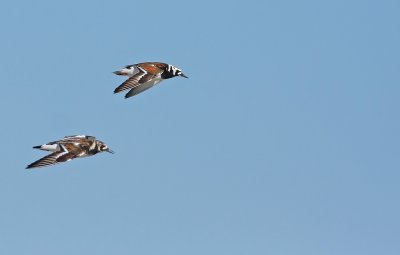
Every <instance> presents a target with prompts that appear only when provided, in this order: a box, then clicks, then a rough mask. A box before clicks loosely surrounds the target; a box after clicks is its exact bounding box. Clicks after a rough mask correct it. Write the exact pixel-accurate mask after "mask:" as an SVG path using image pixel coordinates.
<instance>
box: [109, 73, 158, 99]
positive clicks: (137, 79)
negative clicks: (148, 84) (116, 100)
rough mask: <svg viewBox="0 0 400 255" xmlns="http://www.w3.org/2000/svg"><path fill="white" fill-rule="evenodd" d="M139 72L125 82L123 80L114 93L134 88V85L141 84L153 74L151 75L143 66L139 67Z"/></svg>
mask: <svg viewBox="0 0 400 255" xmlns="http://www.w3.org/2000/svg"><path fill="white" fill-rule="evenodd" d="M138 70H139V72H138V73H136V74H135V75H133V76H132V77H130V78H129V79H127V80H126V81H125V82H123V83H122V84H121V85H119V86H118V87H117V88H116V89H115V90H114V93H119V92H121V91H124V90H127V89H132V88H134V87H137V86H140V84H142V83H143V81H145V80H148V79H149V78H150V76H152V75H151V74H150V75H149V74H148V73H147V71H145V70H144V69H143V68H141V67H138Z"/></svg>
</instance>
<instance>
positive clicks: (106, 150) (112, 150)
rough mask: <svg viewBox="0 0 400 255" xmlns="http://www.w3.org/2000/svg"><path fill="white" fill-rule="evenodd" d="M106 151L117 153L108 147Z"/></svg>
mask: <svg viewBox="0 0 400 255" xmlns="http://www.w3.org/2000/svg"><path fill="white" fill-rule="evenodd" d="M106 151H107V152H109V153H111V154H114V153H115V152H114V151H113V150H111V149H107V150H106Z"/></svg>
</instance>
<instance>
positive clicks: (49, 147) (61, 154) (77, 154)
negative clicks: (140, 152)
mask: <svg viewBox="0 0 400 255" xmlns="http://www.w3.org/2000/svg"><path fill="white" fill-rule="evenodd" d="M33 148H34V149H39V150H44V151H51V152H52V153H51V154H49V155H47V156H45V157H43V158H41V159H39V160H37V161H35V162H33V163H32V164H29V165H28V166H27V167H26V168H27V169H29V168H36V167H45V166H51V165H55V164H58V163H62V162H66V161H70V160H72V159H75V158H83V157H88V156H93V155H95V154H97V153H99V152H104V151H107V152H109V153H114V152H113V151H112V150H111V149H110V148H108V146H107V145H106V144H105V143H104V142H102V141H99V140H96V137H94V136H87V135H73V136H66V137H64V138H63V139H62V140H59V141H54V142H50V143H47V144H43V145H39V146H34V147H33Z"/></svg>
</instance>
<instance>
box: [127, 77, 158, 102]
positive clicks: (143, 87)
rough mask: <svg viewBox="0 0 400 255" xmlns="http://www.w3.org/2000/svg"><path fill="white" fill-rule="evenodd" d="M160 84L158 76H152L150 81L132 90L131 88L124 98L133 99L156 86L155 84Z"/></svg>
mask: <svg viewBox="0 0 400 255" xmlns="http://www.w3.org/2000/svg"><path fill="white" fill-rule="evenodd" d="M159 82H161V79H160V78H159V76H158V75H157V76H152V77H151V79H150V80H148V81H146V82H145V83H143V84H140V85H139V86H136V87H134V88H132V89H131V90H130V91H129V92H128V93H127V94H126V95H125V98H129V97H133V96H135V95H137V94H139V93H141V92H143V91H145V90H147V89H149V88H151V87H153V86H154V85H156V84H157V83H159Z"/></svg>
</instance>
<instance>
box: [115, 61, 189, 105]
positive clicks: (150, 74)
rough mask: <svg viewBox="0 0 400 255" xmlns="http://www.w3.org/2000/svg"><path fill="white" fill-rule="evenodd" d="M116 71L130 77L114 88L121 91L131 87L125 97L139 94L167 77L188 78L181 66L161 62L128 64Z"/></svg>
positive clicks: (117, 73)
mask: <svg viewBox="0 0 400 255" xmlns="http://www.w3.org/2000/svg"><path fill="white" fill-rule="evenodd" d="M114 73H115V74H116V75H125V76H128V77H129V78H128V79H127V80H126V81H125V82H124V83H122V84H121V85H119V86H118V87H117V88H116V89H115V90H114V93H119V92H121V91H124V90H127V89H130V91H129V92H128V93H127V94H126V95H125V98H129V97H132V96H134V95H137V94H139V93H141V92H143V91H145V90H146V89H149V88H151V87H153V86H154V85H156V84H157V83H159V82H161V81H163V80H165V79H169V78H173V77H176V76H182V77H185V78H188V77H187V76H186V75H184V74H183V73H182V70H180V69H179V68H176V67H175V66H173V65H169V64H165V63H160V62H145V63H139V64H134V65H127V66H125V67H124V68H122V69H121V70H119V71H115V72H114Z"/></svg>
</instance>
